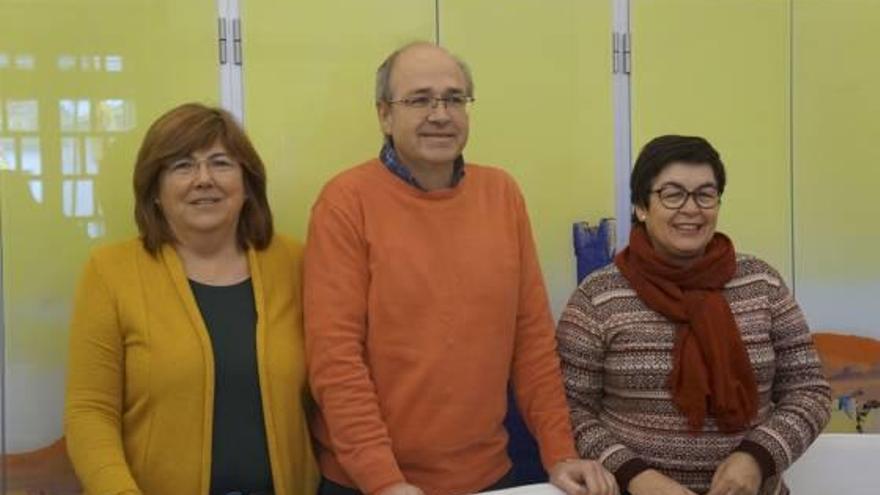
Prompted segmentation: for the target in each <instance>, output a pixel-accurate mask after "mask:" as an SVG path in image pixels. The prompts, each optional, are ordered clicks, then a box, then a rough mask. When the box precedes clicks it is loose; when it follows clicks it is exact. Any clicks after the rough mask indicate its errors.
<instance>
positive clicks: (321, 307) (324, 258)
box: [304, 198, 404, 493]
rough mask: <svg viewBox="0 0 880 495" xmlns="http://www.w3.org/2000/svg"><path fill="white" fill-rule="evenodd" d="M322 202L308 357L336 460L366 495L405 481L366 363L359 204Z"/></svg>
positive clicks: (313, 236) (312, 269) (309, 278)
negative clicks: (338, 204) (339, 204)
mask: <svg viewBox="0 0 880 495" xmlns="http://www.w3.org/2000/svg"><path fill="white" fill-rule="evenodd" d="M341 204H342V205H343V206H337V204H335V203H334V204H331V203H330V202H329V201H327V200H326V198H322V199H319V200H318V202H317V203H316V204H315V206H314V208H313V210H312V217H311V221H310V225H309V235H308V241H307V243H306V252H305V271H304V308H305V331H306V360H307V362H308V368H309V381H310V385H311V389H312V392H313V395H314V398H315V401H316V402H317V403H318V406H319V407H320V408H321V412H322V414H323V418H324V420H325V421H326V424H327V430H328V432H329V436H330V443H331V445H332V448H333V451H334V453H335V455H336V458H337V460H338V461H339V463H340V464H341V465H342V467H343V468H344V469H345V471H346V472H347V473H348V475H349V476H350V477H351V478H352V480H353V481H354V482H355V483H356V484H357V486H358V488H359V489H360V490H361V491H363V492H365V493H374V492H376V491H378V490H379V489H381V488H383V487H386V486H388V485H391V484H393V483H397V482H402V481H404V477H403V474H402V473H401V471H400V468H399V466H398V465H397V461H396V460H395V457H394V453H393V451H392V449H391V438H390V436H389V433H388V429H387V427H386V425H385V423H384V421H383V419H382V414H381V411H380V408H379V399H378V396H377V393H376V387H375V384H374V383H373V381H372V379H371V377H370V370H369V369H368V367H367V363H366V362H365V361H364V355H365V340H366V332H367V297H368V290H369V268H368V263H369V259H368V246H367V244H366V241H365V240H364V237H363V233H362V228H361V225H362V221H361V219H360V217H359V212H358V210H357V206H356V205H346V204H345V203H344V202H341Z"/></svg>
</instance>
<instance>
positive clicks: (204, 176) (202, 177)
mask: <svg viewBox="0 0 880 495" xmlns="http://www.w3.org/2000/svg"><path fill="white" fill-rule="evenodd" d="M195 179H196V184H197V185H204V184H211V183H212V182H213V180H214V176H213V175H211V167H210V166H209V165H208V162H207V161H205V160H199V161H198V162H196V176H195Z"/></svg>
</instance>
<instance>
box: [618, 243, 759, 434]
mask: <svg viewBox="0 0 880 495" xmlns="http://www.w3.org/2000/svg"><path fill="white" fill-rule="evenodd" d="M614 263H615V264H616V265H617V267H618V268H619V269H620V272H621V273H622V274H623V276H624V277H626V279H627V280H628V281H629V283H630V284H632V286H633V288H634V289H635V291H636V293H637V294H638V295H639V297H640V298H641V299H642V301H644V302H645V304H647V305H648V307H649V308H651V309H653V310H654V311H657V312H658V313H660V314H662V315H663V316H665V317H667V318H669V319H670V320H672V321H673V322H676V323H679V331H678V335H677V338H676V340H675V348H674V350H673V359H674V362H673V367H672V372H671V373H670V374H669V386H670V388H671V389H672V400H673V402H674V403H675V405H676V406H677V407H678V409H679V410H680V411H681V412H682V413H684V415H685V416H687V418H688V423H689V424H690V426H691V428H692V429H693V430H694V431H699V430H701V429H702V427H703V420H704V419H705V417H706V414H707V413H711V414H712V415H713V416H715V418H716V420H717V422H718V427H719V428H720V429H721V431H724V432H735V431H742V430H744V429H746V428H747V427H748V426H749V424H750V422H751V421H752V420H753V419H754V418H755V417H756V416H757V414H758V385H757V382H756V381H755V374H754V372H753V371H752V364H751V362H750V361H749V357H748V354H747V353H746V349H745V346H744V345H743V342H742V337H741V336H740V333H739V329H738V328H737V326H736V321H735V320H734V318H733V313H732V312H731V311H730V305H729V304H728V303H727V300H726V299H725V298H724V294H723V293H722V289H723V288H724V284H726V283H727V282H728V281H729V280H730V279H731V278H733V275H734V273H736V254H735V253H734V250H733V243H732V242H731V241H730V239H729V238H728V237H727V236H725V235H724V234H721V233H720V232H716V233H715V235H714V236H713V237H712V240H711V241H709V245H708V246H707V247H706V252H705V254H703V256H701V257H700V258H699V259H698V260H697V261H696V262H694V263H693V264H692V265H690V266H688V267H686V268H682V267H680V266H677V265H674V264H672V263H670V262H668V261H666V260H665V259H663V258H662V257H661V256H660V255H658V254H657V253H656V252H655V251H654V248H653V247H652V246H651V241H650V240H649V239H648V235H647V233H646V232H645V229H644V227H641V226H638V227H634V228H633V229H632V232H631V233H630V237H629V246H628V247H627V248H626V249H624V250H623V251H622V252H621V253H620V254H618V255H617V256H616V257H615V258H614Z"/></svg>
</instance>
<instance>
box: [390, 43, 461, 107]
mask: <svg viewBox="0 0 880 495" xmlns="http://www.w3.org/2000/svg"><path fill="white" fill-rule="evenodd" d="M390 85H391V92H392V93H393V94H396V95H403V94H408V93H413V92H416V91H431V92H434V93H438V94H439V93H445V92H447V91H452V90H456V91H464V90H465V85H466V83H465V77H464V73H462V71H461V68H460V67H459V66H458V64H457V63H456V62H455V59H453V58H452V57H451V56H450V55H449V54H448V53H447V52H446V51H444V50H443V49H441V48H438V47H435V46H431V45H419V46H414V47H412V48H409V49H408V50H406V51H404V52H402V53H401V54H400V55H398V56H397V60H395V61H394V66H393V67H392V69H391V79H390Z"/></svg>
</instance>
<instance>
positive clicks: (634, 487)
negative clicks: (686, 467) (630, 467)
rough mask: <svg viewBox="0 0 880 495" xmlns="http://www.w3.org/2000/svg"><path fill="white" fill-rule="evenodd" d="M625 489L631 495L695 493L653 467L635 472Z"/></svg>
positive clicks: (683, 494)
mask: <svg viewBox="0 0 880 495" xmlns="http://www.w3.org/2000/svg"><path fill="white" fill-rule="evenodd" d="M627 489H628V490H629V492H630V493H631V494H632V495H697V494H696V493H694V492H692V491H690V490H688V489H687V488H685V487H683V486H681V485H680V484H679V483H678V482H677V481H675V480H674V479H672V478H670V477H668V476H666V475H664V474H662V473H660V472H659V471H655V470H653V469H648V470H647V471H642V472H641V473H639V474H637V475H636V477H635V478H633V479H631V480H630V481H629V486H628V487H627Z"/></svg>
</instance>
